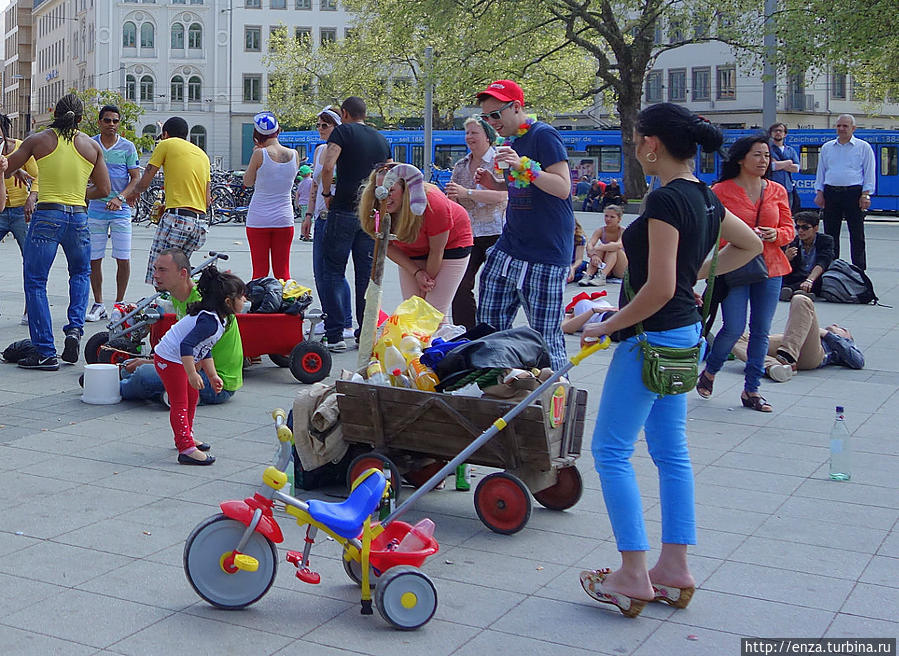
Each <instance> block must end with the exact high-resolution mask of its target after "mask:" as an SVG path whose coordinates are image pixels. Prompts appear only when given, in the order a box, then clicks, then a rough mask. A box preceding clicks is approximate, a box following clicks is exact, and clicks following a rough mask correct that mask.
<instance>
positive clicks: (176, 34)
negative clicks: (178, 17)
mask: <svg viewBox="0 0 899 656" xmlns="http://www.w3.org/2000/svg"><path fill="white" fill-rule="evenodd" d="M172 49H173V50H184V26H183V25H182V24H181V23H175V24H174V25H172Z"/></svg>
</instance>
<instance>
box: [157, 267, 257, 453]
mask: <svg viewBox="0 0 899 656" xmlns="http://www.w3.org/2000/svg"><path fill="white" fill-rule="evenodd" d="M197 289H198V291H199V292H200V295H201V296H202V300H200V301H198V302H196V303H191V304H190V306H188V310H187V316H186V317H184V318H183V319H181V321H179V322H178V323H176V324H175V325H174V326H172V327H171V328H170V329H169V331H168V332H167V333H166V334H165V335H164V336H163V338H162V339H161V340H160V341H159V344H157V345H156V352H155V354H154V357H153V363H154V365H155V366H156V371H157V373H158V374H159V378H160V379H162V384H163V385H165V391H166V393H167V394H168V397H169V406H170V409H169V421H170V422H171V424H172V432H173V433H174V434H175V446H176V447H177V448H178V462H179V463H181V464H182V465H211V464H212V463H214V462H215V456H212V455H207V454H206V453H205V452H206V451H208V450H209V448H210V446H209V445H208V444H206V443H205V442H196V441H195V440H194V431H193V425H194V412H195V411H196V409H197V399H198V398H199V396H200V393H199V390H201V389H202V388H203V379H202V378H200V374H199V373H198V370H199V369H200V368H202V369H203V371H205V372H206V376H207V377H208V378H209V383H210V384H211V385H212V387H213V389H214V390H215V392H216V393H219V392H220V391H221V390H222V379H221V378H219V375H218V374H217V373H216V371H215V365H214V363H213V361H212V356H211V352H212V347H213V346H214V345H215V343H216V342H217V341H218V340H219V339H220V338H221V336H222V334H223V333H224V332H225V322H226V321H227V320H228V317H229V316H230V315H232V314H235V313H236V312H237V311H239V310H240V309H241V308H243V305H244V303H245V302H246V298H245V297H244V284H243V281H242V280H241V279H240V278H238V277H237V276H235V275H232V274H230V273H220V272H219V271H218V270H217V269H216V268H215V267H214V266H210V267H208V268H207V269H205V270H204V271H203V274H202V275H201V276H200V280H199V281H198V282H197Z"/></svg>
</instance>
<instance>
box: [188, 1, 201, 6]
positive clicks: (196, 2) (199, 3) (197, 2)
mask: <svg viewBox="0 0 899 656" xmlns="http://www.w3.org/2000/svg"><path fill="white" fill-rule="evenodd" d="M190 4H192V5H201V4H203V0H190Z"/></svg>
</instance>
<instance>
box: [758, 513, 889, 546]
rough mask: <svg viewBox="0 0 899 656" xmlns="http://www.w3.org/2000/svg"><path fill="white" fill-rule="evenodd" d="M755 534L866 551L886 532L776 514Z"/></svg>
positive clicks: (877, 542) (880, 539)
mask: <svg viewBox="0 0 899 656" xmlns="http://www.w3.org/2000/svg"><path fill="white" fill-rule="evenodd" d="M755 534H756V535H757V536H759V537H769V538H776V539H778V540H786V541H789V542H800V543H802V544H810V545H817V546H821V547H835V548H838V549H847V550H849V551H862V552H866V553H867V552H869V551H870V550H871V548H872V545H874V544H880V542H881V541H882V540H883V538H884V537H885V536H886V531H884V530H881V529H876V528H865V527H861V526H855V527H853V528H852V529H851V530H844V529H843V528H842V527H841V525H840V524H839V523H837V522H831V521H819V520H815V519H805V518H801V517H778V516H774V517H771V518H770V519H768V520H766V521H765V523H764V524H762V526H761V527H760V528H759V530H758V531H756V533H755Z"/></svg>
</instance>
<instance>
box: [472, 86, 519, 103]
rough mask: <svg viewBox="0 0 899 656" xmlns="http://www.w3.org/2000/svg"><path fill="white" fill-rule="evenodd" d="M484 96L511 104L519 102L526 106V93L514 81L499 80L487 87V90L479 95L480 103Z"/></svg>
mask: <svg viewBox="0 0 899 656" xmlns="http://www.w3.org/2000/svg"><path fill="white" fill-rule="evenodd" d="M484 96H492V97H493V98H496V99H497V100H502V101H503V102H511V101H512V100H517V101H518V102H519V103H521V105H524V92H523V91H522V90H521V87H520V86H518V85H517V84H515V82H513V81H512V80H497V81H496V82H491V83H490V84H488V85H487V88H486V89H484V90H483V91H481V93H479V94H478V102H480V101H481V100H483V99H484Z"/></svg>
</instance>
